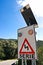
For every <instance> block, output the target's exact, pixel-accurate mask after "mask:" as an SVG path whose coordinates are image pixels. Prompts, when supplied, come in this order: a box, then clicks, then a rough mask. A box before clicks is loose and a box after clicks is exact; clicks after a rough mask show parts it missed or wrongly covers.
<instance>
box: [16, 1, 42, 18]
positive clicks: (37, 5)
mask: <svg viewBox="0 0 43 65" xmlns="http://www.w3.org/2000/svg"><path fill="white" fill-rule="evenodd" d="M17 3H18V4H19V6H25V5H27V4H29V5H30V7H31V9H32V11H33V13H34V14H35V15H37V16H38V17H39V16H41V17H43V0H17Z"/></svg>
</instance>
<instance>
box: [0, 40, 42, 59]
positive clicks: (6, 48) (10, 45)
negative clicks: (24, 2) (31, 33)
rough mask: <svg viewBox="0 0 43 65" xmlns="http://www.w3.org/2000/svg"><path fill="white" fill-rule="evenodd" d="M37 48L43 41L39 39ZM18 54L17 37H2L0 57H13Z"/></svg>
mask: <svg viewBox="0 0 43 65" xmlns="http://www.w3.org/2000/svg"><path fill="white" fill-rule="evenodd" d="M36 45H37V49H38V48H39V47H41V46H43V41H41V40H38V41H37V43H36ZM17 56H18V41H17V39H0V59H13V58H17Z"/></svg>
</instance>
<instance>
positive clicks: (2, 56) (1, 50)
mask: <svg viewBox="0 0 43 65" xmlns="http://www.w3.org/2000/svg"><path fill="white" fill-rule="evenodd" d="M4 57H5V54H4V50H3V48H2V47H1V46H0V59H3V58H4Z"/></svg>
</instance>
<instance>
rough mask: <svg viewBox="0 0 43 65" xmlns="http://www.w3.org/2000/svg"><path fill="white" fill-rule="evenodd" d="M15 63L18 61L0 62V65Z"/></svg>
mask: <svg viewBox="0 0 43 65" xmlns="http://www.w3.org/2000/svg"><path fill="white" fill-rule="evenodd" d="M16 61H18V60H17V59H16V60H6V61H1V62H0V65H12V64H13V63H15V62H16Z"/></svg>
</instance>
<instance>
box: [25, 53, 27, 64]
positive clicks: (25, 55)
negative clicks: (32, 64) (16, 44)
mask: <svg viewBox="0 0 43 65" xmlns="http://www.w3.org/2000/svg"><path fill="white" fill-rule="evenodd" d="M25 65H27V59H26V54H25Z"/></svg>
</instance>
